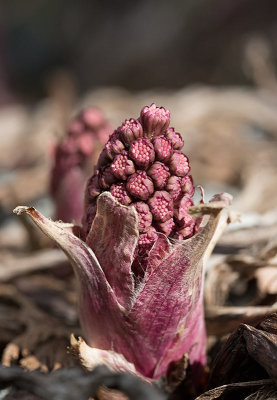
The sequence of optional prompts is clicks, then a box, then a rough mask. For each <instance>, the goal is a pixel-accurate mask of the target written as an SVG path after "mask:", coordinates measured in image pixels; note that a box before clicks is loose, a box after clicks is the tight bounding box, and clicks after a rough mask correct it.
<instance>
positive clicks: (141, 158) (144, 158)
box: [129, 138, 155, 169]
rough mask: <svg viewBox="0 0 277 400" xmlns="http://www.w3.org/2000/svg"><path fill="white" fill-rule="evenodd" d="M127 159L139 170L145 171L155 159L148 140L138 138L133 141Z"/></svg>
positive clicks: (152, 148)
mask: <svg viewBox="0 0 277 400" xmlns="http://www.w3.org/2000/svg"><path fill="white" fill-rule="evenodd" d="M129 157H130V158H131V159H132V160H133V161H134V162H135V164H136V166H137V167H138V168H140V169H146V168H148V167H149V165H150V164H151V163H152V162H153V161H154V159H155V151H154V147H153V145H152V143H151V142H150V140H148V139H145V138H139V139H137V140H135V141H134V142H133V143H132V144H131V146H130V149H129Z"/></svg>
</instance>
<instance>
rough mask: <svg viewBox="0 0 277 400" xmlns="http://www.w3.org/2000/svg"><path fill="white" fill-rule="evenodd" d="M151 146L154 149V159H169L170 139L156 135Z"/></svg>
mask: <svg viewBox="0 0 277 400" xmlns="http://www.w3.org/2000/svg"><path fill="white" fill-rule="evenodd" d="M153 146H154V149H155V154H156V159H157V160H159V161H163V162H166V161H168V160H169V159H170V157H171V156H172V153H173V149H172V145H171V143H170V141H169V140H168V139H167V138H165V137H164V136H156V137H155V138H154V139H153Z"/></svg>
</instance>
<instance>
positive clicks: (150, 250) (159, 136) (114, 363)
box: [15, 104, 230, 380]
mask: <svg viewBox="0 0 277 400" xmlns="http://www.w3.org/2000/svg"><path fill="white" fill-rule="evenodd" d="M169 125H170V113H169V111H168V110H166V109H164V108H163V107H160V108H159V107H156V105H155V104H152V105H151V106H150V107H144V108H143V109H142V111H141V114H140V117H139V118H138V119H130V120H126V121H125V122H124V123H123V124H122V125H121V126H120V127H119V128H118V129H116V130H115V131H114V132H113V133H112V135H111V136H110V138H109V140H108V141H107V143H106V145H105V147H104V149H103V151H102V153H101V154H100V156H99V160H98V163H97V166H96V168H95V170H94V173H93V175H92V177H91V178H90V179H89V180H88V182H87V186H86V190H85V212H84V215H83V221H82V229H81V234H80V235H79V237H77V236H75V235H74V234H73V233H72V232H70V230H69V228H70V227H69V226H65V225H63V224H61V223H55V222H52V221H51V220H48V219H46V218H45V217H43V216H42V215H41V214H40V213H39V212H38V211H36V210H35V209H34V208H27V207H18V208H17V209H16V210H15V212H16V213H18V214H20V213H22V212H26V213H27V214H28V215H29V216H30V217H31V218H32V219H33V220H34V221H35V223H36V224H37V225H38V226H39V227H40V229H41V230H42V231H44V232H45V233H46V234H47V235H48V236H50V237H51V238H52V239H53V240H54V241H55V242H56V244H58V245H59V246H60V247H61V248H62V249H63V251H64V252H65V253H66V254H67V256H68V257H69V259H70V260H71V262H72V265H73V268H74V271H75V274H76V277H77V280H78V292H79V316H80V321H81V324H82V327H83V331H84V335H85V338H86V340H87V343H88V345H89V346H90V348H87V351H86V357H87V359H86V360H84V359H83V363H84V364H85V365H87V366H88V365H90V366H93V365H96V364H97V363H106V364H108V365H109V366H110V367H111V368H114V369H117V368H119V369H125V370H127V371H131V372H133V373H136V374H138V375H140V376H142V377H145V378H147V379H149V380H153V379H158V378H160V377H161V376H164V375H166V374H167V372H168V369H169V366H170V365H171V364H172V362H175V361H177V360H179V359H181V358H182V356H183V355H184V354H187V355H188V357H189V360H190V364H191V366H192V371H194V373H195V379H197V377H199V372H200V371H201V368H202V367H203V366H204V365H205V362H206V356H205V348H206V333H205V324H204V312H203V265H204V262H205V261H206V259H207V257H208V255H209V254H210V252H211V250H212V247H213V246H214V244H215V238H216V237H217V236H218V229H219V225H220V224H219V221H225V222H226V218H225V219H224V218H223V217H222V218H223V219H221V218H220V217H221V215H220V214H221V211H222V209H223V208H225V207H226V206H228V205H229V203H230V196H229V195H228V194H224V193H223V194H219V195H216V196H214V198H213V199H212V200H211V201H210V202H209V203H207V204H205V203H204V202H203V200H202V202H201V203H200V204H199V205H197V206H195V205H194V203H193V194H194V186H193V180H192V177H191V175H190V164H189V159H188V157H187V156H186V155H185V154H184V153H183V151H182V148H183V145H184V142H183V139H182V137H181V135H180V134H179V133H177V132H175V130H174V128H172V127H169ZM220 226H221V225H220ZM83 357H85V356H84V355H83ZM86 357H85V358H86Z"/></svg>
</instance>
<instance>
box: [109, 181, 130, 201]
mask: <svg viewBox="0 0 277 400" xmlns="http://www.w3.org/2000/svg"><path fill="white" fill-rule="evenodd" d="M111 194H112V195H113V197H114V198H115V199H116V200H117V201H118V202H119V203H120V204H123V205H124V206H128V205H129V204H130V203H131V201H132V199H131V197H130V196H129V194H128V192H127V190H126V186H125V185H124V183H122V182H121V183H116V184H114V185H112V187H111Z"/></svg>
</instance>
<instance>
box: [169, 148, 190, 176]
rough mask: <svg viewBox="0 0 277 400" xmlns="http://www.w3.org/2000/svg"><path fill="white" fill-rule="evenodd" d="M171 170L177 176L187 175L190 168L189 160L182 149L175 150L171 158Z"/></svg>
mask: <svg viewBox="0 0 277 400" xmlns="http://www.w3.org/2000/svg"><path fill="white" fill-rule="evenodd" d="M169 169H170V172H171V173H172V174H174V175H177V176H185V175H187V173H188V172H189V170H190V166H189V160H188V158H187V156H186V155H185V154H184V153H182V152H181V151H178V150H175V151H174V153H173V154H172V156H171V158H170V160H169Z"/></svg>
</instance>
